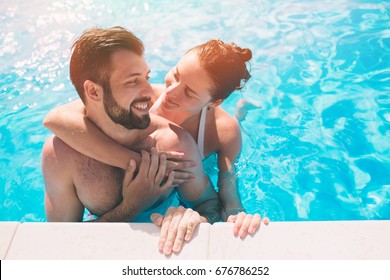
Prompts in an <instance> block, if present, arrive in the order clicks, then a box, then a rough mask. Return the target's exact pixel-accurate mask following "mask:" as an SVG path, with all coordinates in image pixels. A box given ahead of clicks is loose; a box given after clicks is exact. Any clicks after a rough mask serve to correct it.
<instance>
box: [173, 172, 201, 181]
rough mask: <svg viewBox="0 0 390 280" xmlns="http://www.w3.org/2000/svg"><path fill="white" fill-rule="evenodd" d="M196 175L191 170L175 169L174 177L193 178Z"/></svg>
mask: <svg viewBox="0 0 390 280" xmlns="http://www.w3.org/2000/svg"><path fill="white" fill-rule="evenodd" d="M195 177H196V176H195V174H194V173H192V172H187V171H175V179H184V180H188V179H194V178H195Z"/></svg>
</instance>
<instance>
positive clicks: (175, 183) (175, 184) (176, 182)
mask: <svg viewBox="0 0 390 280" xmlns="http://www.w3.org/2000/svg"><path fill="white" fill-rule="evenodd" d="M172 172H173V173H176V172H175V171H172ZM172 172H171V173H172ZM168 176H169V174H168ZM186 182H188V180H184V179H175V178H173V181H172V187H178V186H180V185H182V184H184V183H186Z"/></svg>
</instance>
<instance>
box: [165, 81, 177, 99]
mask: <svg viewBox="0 0 390 280" xmlns="http://www.w3.org/2000/svg"><path fill="white" fill-rule="evenodd" d="M179 86H180V85H179V83H177V82H170V83H169V84H167V89H166V92H167V94H169V95H170V96H176V95H177V93H178V92H179Z"/></svg>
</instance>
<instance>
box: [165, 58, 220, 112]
mask: <svg viewBox="0 0 390 280" xmlns="http://www.w3.org/2000/svg"><path fill="white" fill-rule="evenodd" d="M212 86H213V82H212V80H211V78H210V77H209V76H208V74H207V73H206V71H205V70H204V69H203V68H202V67H201V65H200V61H199V57H198V54H197V52H196V51H190V52H188V53H186V54H185V55H184V57H183V58H182V59H181V60H180V61H179V63H178V64H177V65H176V66H175V67H174V68H173V69H171V71H169V72H168V74H167V75H166V76H165V87H166V95H165V98H164V99H163V102H162V104H161V105H162V106H163V107H164V108H165V109H167V110H177V111H187V112H194V113H196V112H199V111H200V110H201V109H202V108H203V107H204V106H206V105H207V104H208V103H209V102H210V101H211V95H210V90H211V88H212Z"/></svg>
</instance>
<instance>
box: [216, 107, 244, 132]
mask: <svg viewBox="0 0 390 280" xmlns="http://www.w3.org/2000/svg"><path fill="white" fill-rule="evenodd" d="M214 121H215V124H216V128H217V130H225V129H229V130H231V129H239V127H240V126H239V124H238V121H237V119H236V118H235V117H233V116H231V115H230V114H229V113H228V112H226V111H225V110H224V109H223V108H222V107H220V106H218V107H216V108H215V109H214Z"/></svg>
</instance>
